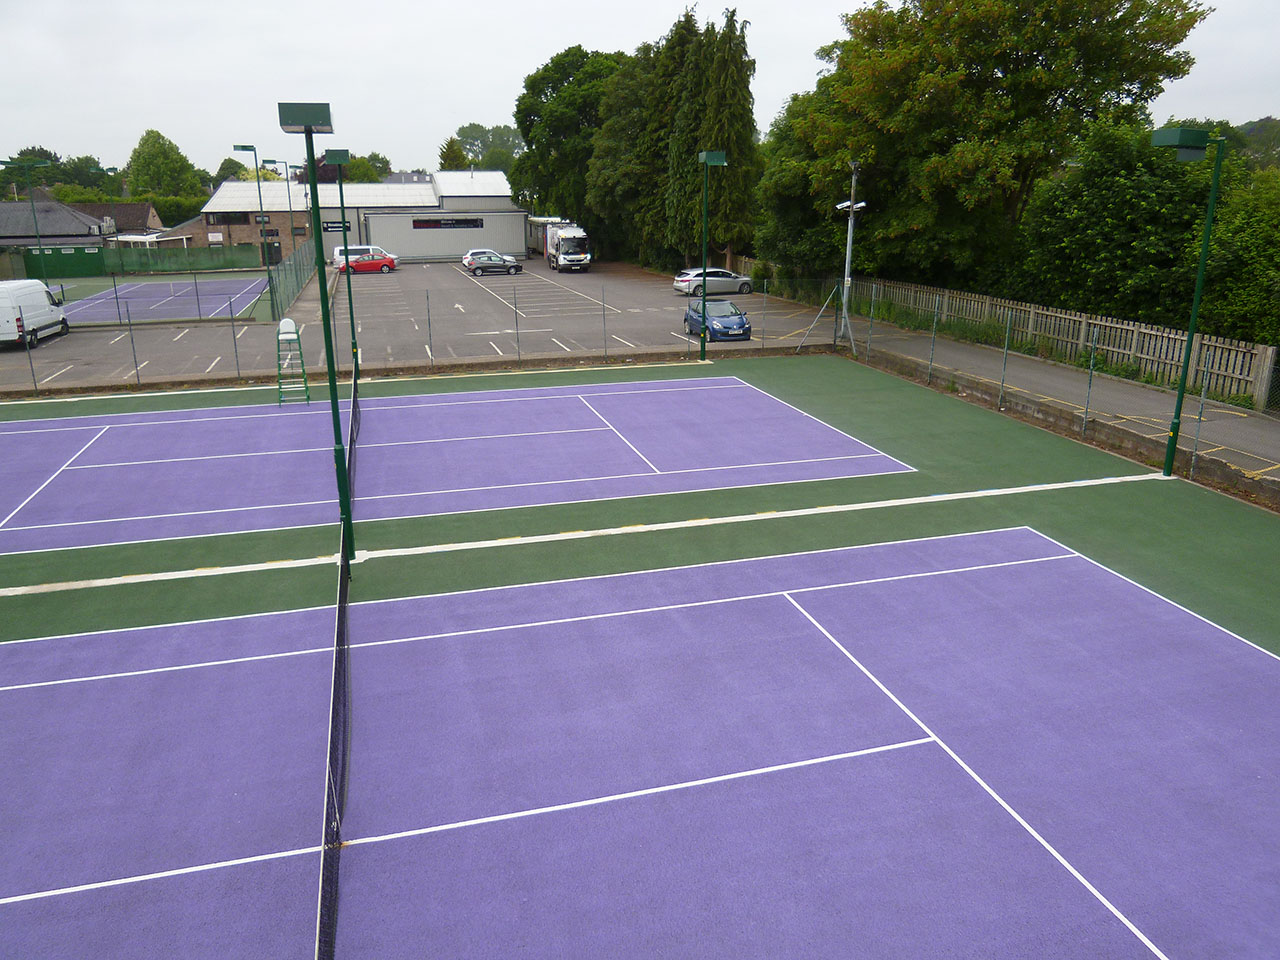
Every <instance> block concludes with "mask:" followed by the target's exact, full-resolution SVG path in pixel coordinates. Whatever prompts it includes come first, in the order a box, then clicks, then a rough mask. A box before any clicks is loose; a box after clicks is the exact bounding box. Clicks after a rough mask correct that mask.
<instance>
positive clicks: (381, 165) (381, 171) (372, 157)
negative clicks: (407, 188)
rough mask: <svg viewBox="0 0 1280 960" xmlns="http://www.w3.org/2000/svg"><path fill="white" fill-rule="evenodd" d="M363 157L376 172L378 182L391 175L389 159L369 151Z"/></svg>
mask: <svg viewBox="0 0 1280 960" xmlns="http://www.w3.org/2000/svg"><path fill="white" fill-rule="evenodd" d="M365 159H366V160H368V161H369V165H370V166H371V167H373V169H374V172H375V173H377V174H378V181H379V182H381V181H382V180H384V179H385V178H387V177H389V176H391V161H390V160H388V159H387V158H386V157H385V156H383V155H382V154H380V153H376V152H373V151H370V152H369V154H368V155H367V156H366V157H365Z"/></svg>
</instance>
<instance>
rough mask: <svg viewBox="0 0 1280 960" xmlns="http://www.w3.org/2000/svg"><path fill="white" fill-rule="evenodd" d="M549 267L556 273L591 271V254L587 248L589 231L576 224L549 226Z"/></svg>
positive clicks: (554, 224)
mask: <svg viewBox="0 0 1280 960" xmlns="http://www.w3.org/2000/svg"><path fill="white" fill-rule="evenodd" d="M547 266H549V267H550V268H551V269H552V270H554V271H555V272H556V273H560V272H561V271H564V270H581V271H582V272H583V273H586V272H587V271H588V270H590V269H591V253H590V251H589V249H588V247H587V231H585V230H583V229H582V228H581V227H580V226H578V225H577V224H576V223H553V224H548V225H547Z"/></svg>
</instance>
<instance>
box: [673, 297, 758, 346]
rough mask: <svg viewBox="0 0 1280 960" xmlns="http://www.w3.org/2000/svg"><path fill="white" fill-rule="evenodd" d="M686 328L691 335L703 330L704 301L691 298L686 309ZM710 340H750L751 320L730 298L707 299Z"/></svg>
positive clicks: (708, 337)
mask: <svg viewBox="0 0 1280 960" xmlns="http://www.w3.org/2000/svg"><path fill="white" fill-rule="evenodd" d="M684 330H685V333H687V334H689V336H691V337H696V336H698V335H699V334H700V333H701V332H702V301H701V300H690V301H689V306H688V307H686V308H685V311H684ZM707 339H708V340H750V339H751V321H750V320H749V319H747V315H746V314H745V313H743V312H742V311H741V310H739V309H738V305H737V304H736V303H731V302H729V301H728V300H708V301H707Z"/></svg>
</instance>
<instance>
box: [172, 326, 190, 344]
mask: <svg viewBox="0 0 1280 960" xmlns="http://www.w3.org/2000/svg"><path fill="white" fill-rule="evenodd" d="M190 332H191V328H190V327H187V328H186V329H185V330H183V331H182V332H181V333H180V334H178V335H177V336H176V337H174V338H173V342H174V343H177V342H178V341H179V340H181V339H182V338H183V337H185V336H186V335H187V334H188V333H190Z"/></svg>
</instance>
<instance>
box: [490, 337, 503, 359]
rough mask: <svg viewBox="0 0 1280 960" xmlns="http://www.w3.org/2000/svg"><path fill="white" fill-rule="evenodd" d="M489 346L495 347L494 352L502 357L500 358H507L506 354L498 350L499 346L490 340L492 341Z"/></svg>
mask: <svg viewBox="0 0 1280 960" xmlns="http://www.w3.org/2000/svg"><path fill="white" fill-rule="evenodd" d="M489 346H491V347H493V350H494V352H495V353H496V354H497V355H498V356H500V357H505V356H506V354H505V353H503V352H502V351H501V350H499V349H498V345H497V344H496V343H494V342H493V341H492V340H490V341H489Z"/></svg>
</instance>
